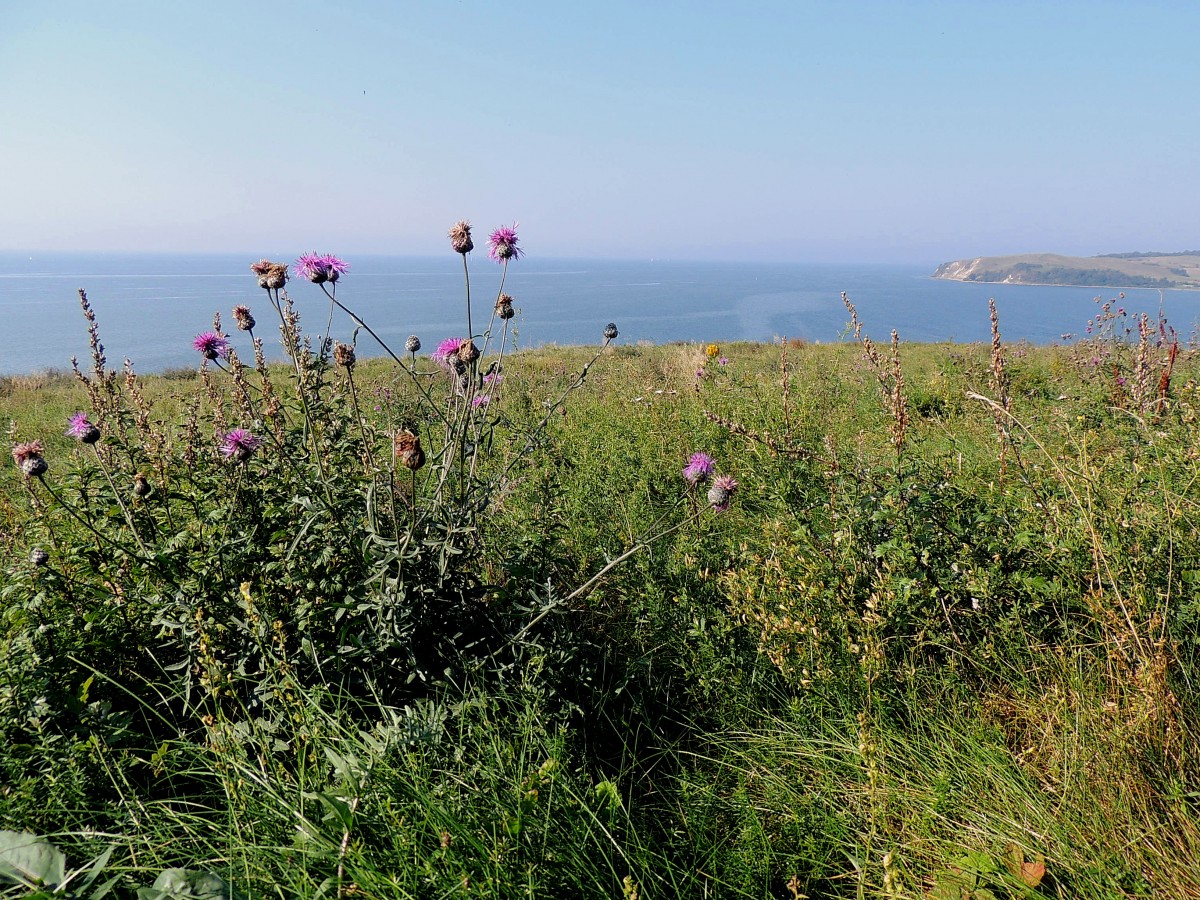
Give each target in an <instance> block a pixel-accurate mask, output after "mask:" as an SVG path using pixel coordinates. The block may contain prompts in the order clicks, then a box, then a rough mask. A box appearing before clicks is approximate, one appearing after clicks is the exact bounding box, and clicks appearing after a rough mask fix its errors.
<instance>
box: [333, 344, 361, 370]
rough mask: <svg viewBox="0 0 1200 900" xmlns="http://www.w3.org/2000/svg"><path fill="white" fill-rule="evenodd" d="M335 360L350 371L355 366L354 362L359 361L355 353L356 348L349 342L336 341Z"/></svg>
mask: <svg viewBox="0 0 1200 900" xmlns="http://www.w3.org/2000/svg"><path fill="white" fill-rule="evenodd" d="M333 361H334V362H335V363H337V364H338V365H339V366H341V367H342V368H343V369H345V370H347V371H350V370H351V369H353V368H354V364H355V363H356V362H357V361H358V358H357V357H356V356H355V355H354V348H353V347H351V346H350V345H349V344H343V343H342V342H341V341H334V343H333Z"/></svg>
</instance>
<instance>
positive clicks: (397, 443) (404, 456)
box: [392, 431, 425, 472]
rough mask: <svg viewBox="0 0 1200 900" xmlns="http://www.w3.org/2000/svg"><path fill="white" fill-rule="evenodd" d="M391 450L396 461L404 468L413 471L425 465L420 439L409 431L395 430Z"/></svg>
mask: <svg viewBox="0 0 1200 900" xmlns="http://www.w3.org/2000/svg"><path fill="white" fill-rule="evenodd" d="M392 450H393V452H394V453H395V455H396V461H397V462H398V463H400V465H402V466H404V468H406V469H411V470H412V471H414V472H415V471H417V469H419V468H421V466H423V465H425V451H424V450H422V449H421V439H420V438H419V437H417V436H416V435H415V434H413V433H412V432H411V431H400V432H397V434H396V436H395V437H393V438H392Z"/></svg>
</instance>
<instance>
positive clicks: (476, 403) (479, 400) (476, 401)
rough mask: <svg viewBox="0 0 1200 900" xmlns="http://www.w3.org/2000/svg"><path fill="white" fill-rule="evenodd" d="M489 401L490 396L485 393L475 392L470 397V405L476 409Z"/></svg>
mask: <svg viewBox="0 0 1200 900" xmlns="http://www.w3.org/2000/svg"><path fill="white" fill-rule="evenodd" d="M491 402H492V398H491V397H489V396H488V395H487V394H476V395H475V396H474V397H473V398H472V399H471V405H472V406H473V407H475V408H476V409H479V408H480V407H482V406H487V405H488V404H489V403H491Z"/></svg>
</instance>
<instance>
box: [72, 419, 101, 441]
mask: <svg viewBox="0 0 1200 900" xmlns="http://www.w3.org/2000/svg"><path fill="white" fill-rule="evenodd" d="M67 422H68V424H69V425H70V427H69V428H68V429H67V431H66V435H67V437H73V438H75V439H76V440H78V441H83V443H85V444H94V443H96V441H98V440H100V429H99V428H97V427H96V426H95V425H93V424H92V423H91V422H89V421H88V416H87V413H85V412H77V413H75V415H73V416H71V418H70V419H68V420H67Z"/></svg>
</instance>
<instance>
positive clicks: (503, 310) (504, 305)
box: [496, 294, 516, 319]
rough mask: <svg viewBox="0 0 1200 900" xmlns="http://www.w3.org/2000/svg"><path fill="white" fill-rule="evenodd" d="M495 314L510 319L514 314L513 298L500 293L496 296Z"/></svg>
mask: <svg viewBox="0 0 1200 900" xmlns="http://www.w3.org/2000/svg"><path fill="white" fill-rule="evenodd" d="M496 315H497V316H499V317H500V318H501V319H511V318H512V317H513V316H514V315H516V313H514V312H513V298H512V297H510V296H509V295H508V294H501V295H500V296H499V297H497V298H496Z"/></svg>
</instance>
